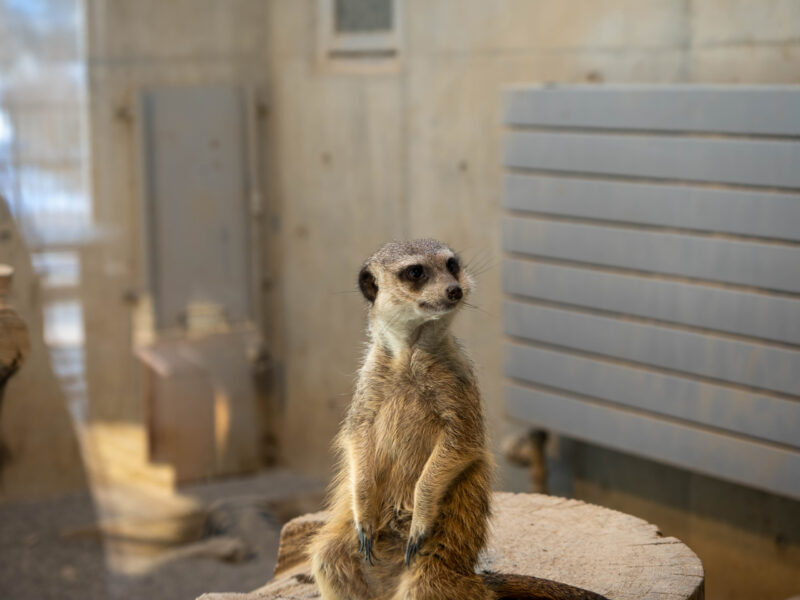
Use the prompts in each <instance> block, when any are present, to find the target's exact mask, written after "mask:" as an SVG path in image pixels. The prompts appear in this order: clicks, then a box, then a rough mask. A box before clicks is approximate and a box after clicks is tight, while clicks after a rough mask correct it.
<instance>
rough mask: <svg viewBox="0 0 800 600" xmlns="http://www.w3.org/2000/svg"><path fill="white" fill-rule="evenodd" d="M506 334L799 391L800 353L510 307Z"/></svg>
mask: <svg viewBox="0 0 800 600" xmlns="http://www.w3.org/2000/svg"><path fill="white" fill-rule="evenodd" d="M504 307H505V310H504V313H505V314H504V321H505V332H506V333H507V334H509V335H513V336H517V337H521V338H527V339H530V340H534V341H539V342H543V343H545V344H552V345H557V346H561V347H565V348H572V349H575V350H580V351H583V352H590V353H594V354H603V355H606V356H609V357H613V358H618V359H622V360H627V361H631V362H635V363H641V364H645V365H653V366H656V367H661V368H664V369H670V370H674V371H683V372H685V373H692V374H694V375H699V376H703V377H709V378H713V379H718V380H722V381H728V382H732V383H738V384H742V385H747V386H752V387H756V388H761V389H765V390H773V391H776V392H782V393H784V394H797V393H798V390H800V351H796V350H791V349H788V348H782V347H774V346H768V345H764V344H758V343H748V342H741V341H738V340H733V339H728V338H721V337H716V336H711V335H704V334H701V333H694V332H691V331H683V330H676V329H672V328H669V327H662V326H659V325H650V324H644V323H636V322H632V321H628V320H625V319H624V318H612V317H604V316H599V315H593V314H586V313H581V312H576V311H572V310H562V309H558V308H550V307H545V306H538V305H535V304H527V303H521V302H513V301H508V302H506V303H505V305H504Z"/></svg>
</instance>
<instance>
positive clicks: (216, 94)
mask: <svg viewBox="0 0 800 600" xmlns="http://www.w3.org/2000/svg"><path fill="white" fill-rule="evenodd" d="M141 106H142V119H141V126H142V135H141V139H142V142H143V145H144V148H143V156H144V158H145V161H144V162H145V165H144V167H145V173H144V175H145V177H146V182H145V186H144V187H145V190H146V192H145V197H146V202H147V205H148V213H149V223H148V236H147V238H148V240H149V242H150V252H149V256H150V277H151V285H152V287H153V292H154V303H155V309H156V310H155V312H156V318H157V323H158V326H159V327H172V326H177V325H180V324H181V323H182V321H183V319H184V318H185V311H186V308H187V306H188V305H190V304H192V303H211V304H217V305H220V306H222V307H224V311H225V313H226V315H227V317H228V318H229V319H230V320H232V321H238V320H243V319H246V318H249V317H251V310H252V307H251V305H250V304H251V299H250V286H251V282H250V277H249V264H250V256H249V235H248V212H249V211H248V198H247V194H248V191H249V190H248V187H249V181H248V177H247V156H246V137H245V127H246V114H245V110H244V108H245V104H244V94H243V91H242V90H241V89H239V88H236V87H228V86H220V87H173V88H152V89H147V90H145V91H143V92H142V102H141Z"/></svg>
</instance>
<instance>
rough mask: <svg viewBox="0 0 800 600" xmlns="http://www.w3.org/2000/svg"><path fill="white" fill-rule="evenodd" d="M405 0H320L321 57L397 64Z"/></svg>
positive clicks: (344, 61) (347, 62) (367, 62)
mask: <svg viewBox="0 0 800 600" xmlns="http://www.w3.org/2000/svg"><path fill="white" fill-rule="evenodd" d="M401 2H402V0H319V16H320V18H319V34H320V35H319V40H320V59H322V60H323V61H334V62H335V63H336V64H338V65H342V64H351V65H358V64H365V65H375V64H376V63H378V64H384V65H386V64H393V63H395V59H396V58H397V55H398V53H399V40H400V27H399V25H400V23H399V16H400V6H399V5H400V3H401Z"/></svg>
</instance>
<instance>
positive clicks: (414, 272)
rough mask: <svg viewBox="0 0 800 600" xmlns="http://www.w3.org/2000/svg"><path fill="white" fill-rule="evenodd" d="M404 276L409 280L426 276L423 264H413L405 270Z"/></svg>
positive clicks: (416, 279)
mask: <svg viewBox="0 0 800 600" xmlns="http://www.w3.org/2000/svg"><path fill="white" fill-rule="evenodd" d="M403 276H404V277H405V278H406V279H408V280H409V281H419V280H421V279H422V278H423V277H424V276H425V269H423V268H422V265H411V266H410V267H406V268H405V269H404V270H403Z"/></svg>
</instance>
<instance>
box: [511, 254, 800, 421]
mask: <svg viewBox="0 0 800 600" xmlns="http://www.w3.org/2000/svg"><path fill="white" fill-rule="evenodd" d="M503 289H504V290H505V291H506V292H508V293H511V294H517V295H522V296H528V297H530V298H536V299H540V300H547V301H551V302H560V303H564V304H571V305H575V306H583V307H587V308H596V309H600V310H605V311H610V312H616V313H623V314H629V315H636V316H639V317H645V318H650V319H657V320H660V321H669V322H674V323H681V324H684V325H690V326H695V327H702V328H705V329H714V330H717V331H723V332H727V333H733V334H739V335H745V336H751V337H758V338H764V339H768V340H775V341H778V342H784V343H789V344H800V298H790V297H786V296H770V295H767V294H762V293H754V292H745V291H739V290H731V289H726V288H720V287H716V286H709V285H704V284H696V283H686V282H683V281H666V280H663V279H656V278H652V277H642V276H636V275H621V274H619V273H609V272H604V271H598V270H593V269H580V268H576V267H567V266H563V265H552V264H543V263H538V262H534V261H530V260H514V259H507V260H505V261H504V262H503ZM798 435H800V434H798Z"/></svg>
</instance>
